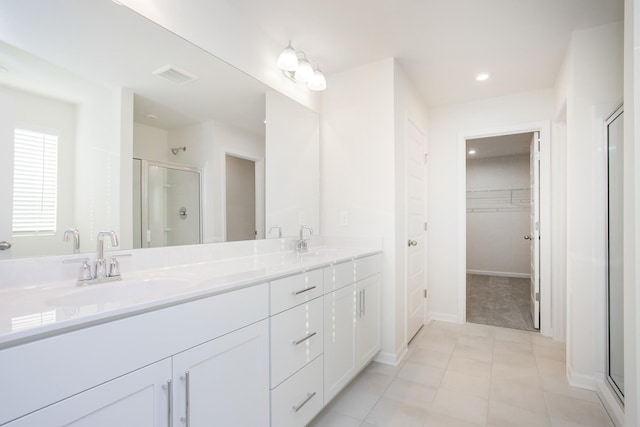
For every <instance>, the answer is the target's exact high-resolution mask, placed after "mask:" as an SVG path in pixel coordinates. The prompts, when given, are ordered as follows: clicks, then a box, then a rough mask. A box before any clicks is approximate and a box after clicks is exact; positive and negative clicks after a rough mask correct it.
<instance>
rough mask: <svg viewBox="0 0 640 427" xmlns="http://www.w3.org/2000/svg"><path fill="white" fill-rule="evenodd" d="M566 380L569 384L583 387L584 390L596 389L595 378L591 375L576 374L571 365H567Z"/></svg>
mask: <svg viewBox="0 0 640 427" xmlns="http://www.w3.org/2000/svg"><path fill="white" fill-rule="evenodd" d="M567 380H568V381H569V385H572V386H574V387H580V388H584V389H586V390H591V391H597V390H596V378H595V377H594V376H593V375H585V374H578V373H575V372H573V369H572V368H571V365H567Z"/></svg>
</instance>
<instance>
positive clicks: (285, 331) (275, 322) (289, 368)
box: [271, 298, 324, 388]
mask: <svg viewBox="0 0 640 427" xmlns="http://www.w3.org/2000/svg"><path fill="white" fill-rule="evenodd" d="M322 312H323V308H322V298H316V299H315V300H313V301H310V302H308V303H306V304H302V305H299V306H297V307H294V308H292V309H290V310H287V311H285V312H283V313H280V314H278V315H276V316H273V317H272V318H271V387H272V388H274V387H276V386H277V385H278V384H280V383H281V382H282V381H284V380H285V379H287V378H288V377H289V376H290V375H292V374H293V373H294V372H296V371H297V370H299V369H300V368H302V367H303V366H304V365H306V364H307V363H309V362H310V361H311V360H313V359H315V358H316V357H318V356H319V355H320V354H321V353H322V348H323V340H324V334H323V317H322Z"/></svg>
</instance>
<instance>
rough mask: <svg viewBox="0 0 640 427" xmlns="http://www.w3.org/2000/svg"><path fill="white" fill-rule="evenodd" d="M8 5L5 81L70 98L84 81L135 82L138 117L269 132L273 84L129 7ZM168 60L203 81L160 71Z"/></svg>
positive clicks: (0, 44) (3, 26)
mask: <svg viewBox="0 0 640 427" xmlns="http://www.w3.org/2000/svg"><path fill="white" fill-rule="evenodd" d="M0 9H1V10H2V13H0V66H3V67H4V68H6V69H7V72H4V73H0V84H5V85H9V86H14V87H20V88H22V89H25V90H30V91H32V92H36V93H41V94H44V95H47V96H52V97H55V98H58V99H62V100H65V101H69V102H78V101H79V98H80V97H81V96H82V93H83V90H84V92H85V93H86V90H85V89H84V88H83V87H81V85H79V84H78V83H77V82H78V81H85V82H94V84H95V83H98V84H101V85H106V86H113V87H124V88H130V89H133V91H134V93H135V94H136V96H135V100H134V104H135V112H134V114H135V119H136V121H138V122H142V123H145V122H146V123H148V124H150V125H153V126H156V127H163V128H171V127H175V126H182V125H187V124H193V123H197V122H201V121H206V120H209V119H215V120H218V121H222V122H224V123H227V124H230V125H233V126H236V127H238V128H242V129H244V130H245V131H246V132H249V133H252V134H254V135H258V136H264V117H265V92H266V91H267V90H268V89H267V87H266V86H265V85H263V84H262V83H260V82H258V81H257V80H255V79H253V78H251V77H250V76H248V75H246V74H244V73H242V72H240V71H238V70H237V69H235V68H233V67H231V66H229V65H228V64H226V63H224V62H222V61H220V60H219V59H218V58H216V57H214V56H213V55H210V54H209V53H207V52H205V51H203V50H202V49H200V48H198V47H196V46H194V45H193V44H191V43H189V42H187V41H185V40H184V39H182V38H180V37H178V36H176V35H175V34H173V33H170V32H169V31H166V30H165V29H164V28H162V27H160V26H158V25H156V24H154V23H152V22H151V21H149V20H147V19H145V18H143V17H142V16H140V15H138V14H136V13H133V12H132V11H130V10H129V9H127V8H124V7H119V6H116V5H114V3H113V2H112V1H110V0H92V1H86V0H83V1H69V0H46V1H42V0H21V1H19V2H15V1H13V0H0ZM168 64H171V65H174V66H177V67H179V68H182V69H184V70H186V71H188V72H190V73H192V74H194V75H195V76H197V77H198V78H197V80H195V81H193V82H191V83H188V84H185V85H182V86H180V85H176V84H174V83H170V82H167V81H166V80H164V79H162V78H159V77H157V76H154V75H153V74H152V71H154V70H156V69H158V68H160V67H162V66H165V65H168ZM74 78H75V80H74ZM149 114H152V115H155V116H157V120H155V121H149V120H148V119H147V115H149Z"/></svg>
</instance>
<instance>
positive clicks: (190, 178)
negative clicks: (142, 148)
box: [133, 158, 202, 248]
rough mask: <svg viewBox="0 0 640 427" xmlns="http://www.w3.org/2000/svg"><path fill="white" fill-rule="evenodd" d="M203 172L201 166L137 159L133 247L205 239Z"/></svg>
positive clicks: (199, 241) (135, 166)
mask: <svg viewBox="0 0 640 427" xmlns="http://www.w3.org/2000/svg"><path fill="white" fill-rule="evenodd" d="M200 175H201V173H200V170H199V169H197V168H192V167H187V166H183V165H176V164H171V163H164V162H155V161H150V160H144V159H137V158H136V159H134V160H133V247H134V248H155V247H163V246H178V245H193V244H198V243H202V221H201V206H202V204H201V187H202V185H201V176H200Z"/></svg>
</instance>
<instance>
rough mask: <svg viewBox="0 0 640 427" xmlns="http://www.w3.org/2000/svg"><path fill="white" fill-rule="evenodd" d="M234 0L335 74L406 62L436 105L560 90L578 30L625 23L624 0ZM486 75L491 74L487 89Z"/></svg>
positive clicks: (206, 9)
mask: <svg viewBox="0 0 640 427" xmlns="http://www.w3.org/2000/svg"><path fill="white" fill-rule="evenodd" d="M192 1H193V0H192ZM196 3H199V4H198V7H199V11H200V13H202V14H204V15H205V16H206V15H207V14H208V13H215V3H216V2H211V1H209V2H206V1H200V2H196ZM230 3H231V4H232V5H233V6H234V7H236V8H238V9H240V10H241V12H242V13H243V15H244V16H246V17H247V19H249V20H250V21H251V22H253V23H254V24H255V25H256V26H258V27H259V28H261V29H262V30H263V31H264V32H265V33H266V34H267V35H268V36H269V37H270V38H272V39H273V40H281V41H282V44H283V47H284V45H286V43H287V41H288V40H289V39H291V40H292V41H293V44H294V47H295V48H296V49H299V50H303V51H305V52H307V53H308V54H309V55H310V56H312V57H313V58H315V59H316V60H317V61H318V62H319V63H320V64H321V66H322V69H323V71H324V72H325V73H326V74H331V73H335V72H339V71H342V70H346V69H349V68H352V67H354V66H358V65H362V64H365V63H368V62H372V61H375V60H380V59H384V58H388V57H396V58H397V59H398V62H399V64H400V65H401V67H402V68H403V69H404V70H405V72H406V73H407V74H408V76H409V79H410V80H411V81H412V82H413V83H414V85H415V86H416V87H417V89H418V90H419V91H420V92H421V93H422V95H423V96H424V98H425V101H426V102H427V104H428V105H430V106H438V105H443V104H452V103H459V102H465V101H470V100H474V99H480V98H487V97H495V96H502V95H507V94H511V93H519V92H527V91H533V90H538V89H545V88H550V87H553V85H554V82H555V78H556V76H557V73H558V71H559V69H560V65H561V62H562V59H563V57H564V54H565V52H566V50H567V47H568V45H569V41H570V36H571V32H572V31H574V30H579V29H585V28H589V27H593V26H597V25H602V24H607V23H611V22H615V21H619V20H622V18H623V0H347V1H345V0H324V1H320V0H304V1H300V0H269V1H264V0H233V1H232V2H230ZM479 72H488V73H490V74H491V78H490V79H489V80H488V81H486V82H484V83H478V82H476V81H475V75H476V74H477V73H479ZM328 84H331V83H330V79H329V82H328Z"/></svg>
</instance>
